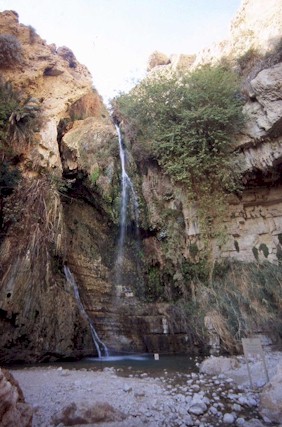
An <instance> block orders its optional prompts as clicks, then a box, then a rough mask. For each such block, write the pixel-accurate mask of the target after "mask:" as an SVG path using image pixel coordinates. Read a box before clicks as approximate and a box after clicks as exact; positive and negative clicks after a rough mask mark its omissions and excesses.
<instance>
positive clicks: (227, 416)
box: [223, 413, 235, 424]
mask: <svg viewBox="0 0 282 427" xmlns="http://www.w3.org/2000/svg"><path fill="white" fill-rule="evenodd" d="M234 421H235V417H234V415H233V414H229V413H226V414H224V415H223V422H224V423H226V424H233V423H234Z"/></svg>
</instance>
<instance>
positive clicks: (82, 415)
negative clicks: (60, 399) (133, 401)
mask: <svg viewBox="0 0 282 427" xmlns="http://www.w3.org/2000/svg"><path fill="white" fill-rule="evenodd" d="M124 419H125V415H124V414H123V413H122V412H120V411H119V410H118V409H115V408H114V407H113V406H111V405H110V404H109V403H107V402H97V403H94V404H92V405H91V404H86V403H85V404H79V405H77V404H76V403H74V402H72V403H70V404H69V405H67V406H66V407H64V408H63V409H62V410H61V411H59V412H58V413H57V414H55V415H54V416H53V418H52V421H53V424H54V425H55V426H57V425H59V424H60V423H62V424H63V425H64V426H73V425H76V424H91V423H93V424H94V423H95V424H96V423H102V422H103V423H108V422H113V421H116V422H117V421H122V420H124Z"/></svg>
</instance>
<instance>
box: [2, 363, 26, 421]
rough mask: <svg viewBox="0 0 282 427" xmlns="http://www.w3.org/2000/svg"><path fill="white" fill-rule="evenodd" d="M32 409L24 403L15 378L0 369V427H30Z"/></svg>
mask: <svg viewBox="0 0 282 427" xmlns="http://www.w3.org/2000/svg"><path fill="white" fill-rule="evenodd" d="M32 415H33V411H32V408H31V407H30V406H29V405H28V404H27V403H25V399H24V396H23V392H22V390H21V388H20V386H19V384H18V383H17V381H16V380H15V378H14V377H13V376H12V374H10V373H9V372H8V371H7V370H5V369H0V420H1V427H31V426H32Z"/></svg>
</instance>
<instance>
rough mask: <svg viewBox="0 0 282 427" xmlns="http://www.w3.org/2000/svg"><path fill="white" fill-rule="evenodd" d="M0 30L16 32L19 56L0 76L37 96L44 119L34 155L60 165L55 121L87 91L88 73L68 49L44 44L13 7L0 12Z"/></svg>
mask: <svg viewBox="0 0 282 427" xmlns="http://www.w3.org/2000/svg"><path fill="white" fill-rule="evenodd" d="M0 33H1V34H11V35H14V36H16V37H17V39H18V40H19V42H20V43H21V46H22V56H23V61H22V62H21V63H19V64H18V65H16V66H13V67H11V68H6V69H1V75H2V77H3V78H4V79H5V80H9V81H11V82H12V83H13V86H14V88H16V89H19V90H21V91H22V92H23V93H24V94H25V96H26V97H28V96H30V97H35V98H38V99H39V100H40V103H41V107H42V111H43V115H44V120H43V126H42V128H41V130H40V144H39V146H38V148H37V152H38V154H39V155H38V159H40V163H41V165H42V166H44V167H51V168H60V167H61V165H60V156H59V152H58V145H57V125H58V122H59V120H60V118H61V117H64V116H65V115H66V113H67V111H68V108H69V107H70V106H71V105H72V104H73V103H74V102H75V101H77V100H78V99H79V98H81V97H82V96H83V95H85V94H87V93H88V92H91V90H92V79H91V75H90V73H89V71H88V70H87V68H86V67H85V66H83V65H81V64H79V63H78V62H77V61H76V59H75V56H74V54H73V53H72V52H71V51H70V49H67V48H58V49H57V48H56V46H55V45H47V43H46V42H45V41H44V40H42V39H41V38H40V37H39V36H38V35H37V34H36V32H35V30H34V29H33V28H32V27H28V26H25V25H23V24H20V23H19V18H18V15H17V14H16V13H15V12H13V11H5V12H3V13H0ZM32 156H33V157H34V156H35V154H34V153H33V154H32Z"/></svg>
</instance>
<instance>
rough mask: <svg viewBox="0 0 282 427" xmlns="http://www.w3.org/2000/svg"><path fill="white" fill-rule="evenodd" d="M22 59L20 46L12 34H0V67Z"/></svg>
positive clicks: (9, 65) (14, 63)
mask: <svg viewBox="0 0 282 427" xmlns="http://www.w3.org/2000/svg"><path fill="white" fill-rule="evenodd" d="M21 61H22V47H21V44H20V42H19V40H18V39H17V37H15V36H13V35H12V34H1V35H0V68H9V67H12V66H14V65H16V64H18V63H20V62H21Z"/></svg>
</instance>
